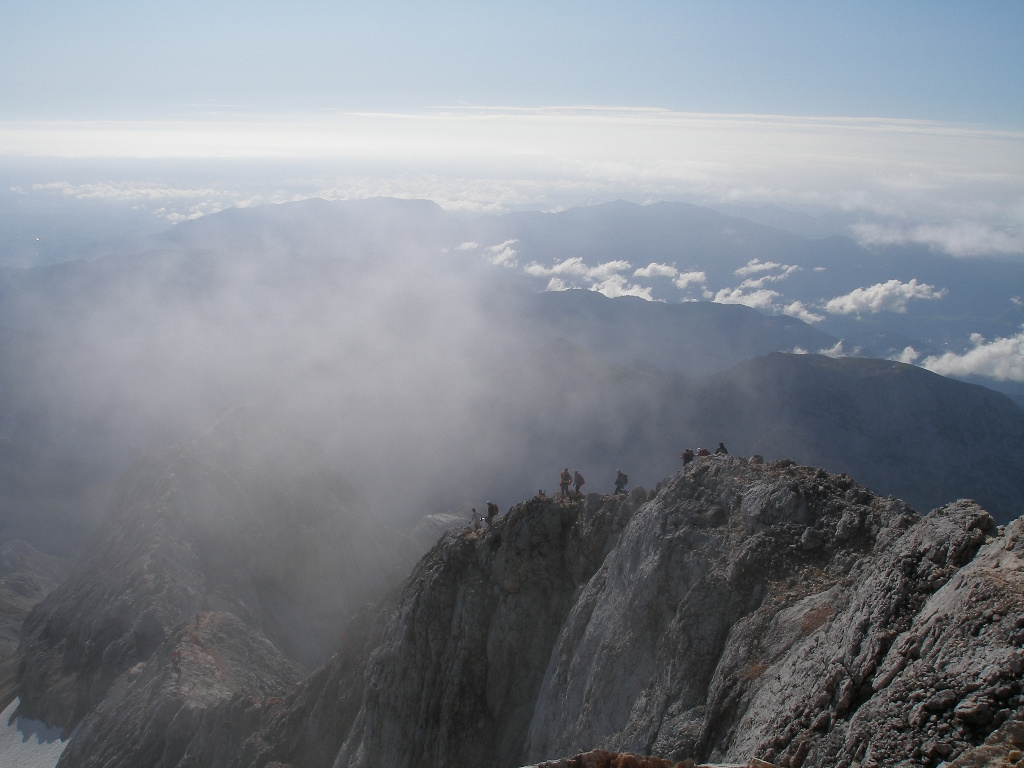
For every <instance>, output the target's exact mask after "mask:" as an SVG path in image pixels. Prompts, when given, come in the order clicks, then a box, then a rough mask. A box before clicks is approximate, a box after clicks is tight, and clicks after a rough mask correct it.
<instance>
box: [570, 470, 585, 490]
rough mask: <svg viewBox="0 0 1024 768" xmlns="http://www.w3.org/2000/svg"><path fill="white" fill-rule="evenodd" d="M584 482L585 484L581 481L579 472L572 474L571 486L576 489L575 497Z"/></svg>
mask: <svg viewBox="0 0 1024 768" xmlns="http://www.w3.org/2000/svg"><path fill="white" fill-rule="evenodd" d="M585 482H587V481H586V480H584V479H583V475H581V474H580V471H579V470H578V469H577V470H576V471H575V472H574V473H573V486H574V487H575V488H576V495H577V496H579V495H580V486H581V485H583V484H584V483H585Z"/></svg>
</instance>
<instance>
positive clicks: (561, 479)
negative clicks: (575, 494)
mask: <svg viewBox="0 0 1024 768" xmlns="http://www.w3.org/2000/svg"><path fill="white" fill-rule="evenodd" d="M570 483H572V475H570V474H569V468H568V467H566V468H565V469H563V470H562V474H560V475H559V476H558V487H559V488H561V489H562V498H563V499H567V498H569V484H570Z"/></svg>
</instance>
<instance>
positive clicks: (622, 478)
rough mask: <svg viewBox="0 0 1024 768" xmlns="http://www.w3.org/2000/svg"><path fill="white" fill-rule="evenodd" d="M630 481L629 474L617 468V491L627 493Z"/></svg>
mask: <svg viewBox="0 0 1024 768" xmlns="http://www.w3.org/2000/svg"><path fill="white" fill-rule="evenodd" d="M628 482H629V475H627V474H625V473H624V472H623V471H622V470H621V469H616V470H615V493H617V494H618V493H625V492H626V483H628Z"/></svg>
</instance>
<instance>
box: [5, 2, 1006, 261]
mask: <svg viewBox="0 0 1024 768" xmlns="http://www.w3.org/2000/svg"><path fill="white" fill-rule="evenodd" d="M1021 40H1024V2H1021V1H1020V0H1013V1H1011V2H986V1H984V0H974V1H973V2H942V1H938V0H936V1H929V2H918V1H912V2H908V1H906V0H904V1H902V2H901V1H899V0H896V1H890V2H884V3H883V2H866V1H861V2H768V1H758V2H754V1H750V2H728V1H724V2H723V1H721V0H718V1H716V2H643V1H641V2H631V3H625V2H621V3H610V2H600V1H596V2H544V3H542V2H515V3H510V2H505V3H462V2H430V3H426V2H404V3H398V2H387V1H385V2H378V3H373V4H369V3H359V4H355V3H346V2H330V3H328V2H311V1H309V0H305V1H303V0H299V1H298V2H292V3H288V4H283V3H268V2H225V1H224V0H219V1H218V0H212V1H208V2H192V1H191V0H180V1H179V2H175V3H156V2H139V3H135V4H134V5H128V4H124V5H122V4H120V3H111V2H88V1H86V2H77V3H72V2H63V1H57V2H54V1H49V2H48V1H47V0H41V1H40V2H34V3H27V2H25V3H13V2H8V3H2V4H0V193H9V194H15V195H34V196H36V197H37V198H39V206H44V205H45V204H46V202H47V196H50V197H53V198H54V199H56V198H57V197H59V198H60V199H62V200H65V201H68V200H80V199H81V200H102V201H107V202H109V203H110V204H112V205H113V204H114V203H119V204H125V205H131V206H135V208H133V210H135V209H136V208H138V207H139V206H142V207H146V210H150V211H151V212H152V215H153V216H155V217H157V218H159V219H160V220H161V221H164V220H166V221H167V222H172V223H173V222H176V221H181V220H184V219H188V218H195V217H198V216H202V215H206V214H208V213H211V212H215V211H217V210H221V209H223V208H225V207H230V206H240V205H253V204H258V203H269V202H281V201H285V200H295V199H302V198H305V197H311V196H317V197H324V198H327V199H347V198H353V197H369V196H379V195H385V196H395V197H422V198H429V199H432V200H435V201H437V202H438V203H440V204H441V205H443V206H445V207H446V208H450V209H475V210H510V209H522V208H534V209H542V210H558V209H562V208H566V207H571V206H576V205H585V204H589V203H595V202H602V201H607V200H614V199H619V198H621V199H626V200H630V201H634V202H641V203H643V202H651V201H656V200H684V201H689V202H698V203H702V204H712V205H716V204H717V205H734V204H740V205H755V206H765V205H774V206H780V207H782V208H785V209H787V210H790V211H799V212H801V213H805V214H810V215H812V216H816V217H822V216H828V217H831V219H830V222H831V223H830V224H829V226H830V227H831V228H832V231H842V232H843V233H845V234H849V235H851V236H853V237H855V238H857V239H858V240H859V241H861V242H864V243H905V242H916V243H924V244H927V245H928V246H929V247H932V248H935V249H938V250H940V251H945V252H948V253H953V254H955V255H958V256H973V255H980V254H1014V255H1017V254H1021V253H1024V44H1022V43H1021ZM47 159H49V160H47ZM112 159H116V160H117V161H119V162H120V161H126V162H128V161H130V162H131V163H135V164H133V165H132V164H129V165H124V164H121V165H118V164H116V163H108V164H107V165H105V166H104V165H102V163H100V164H97V162H99V161H107V160H112ZM44 160H46V162H43V161H44ZM186 160H187V161H189V162H187V163H186V162H183V161H186ZM51 161H52V162H51ZM86 161H88V164H86V165H82V164H81V163H84V162H86ZM224 162H232V163H234V164H235V165H234V166H233V169H232V170H231V172H230V173H228V174H225V173H224V172H223V169H224V166H223V165H219V166H216V168H214V165H215V163H224ZM76 163H78V164H76ZM158 163H163V164H162V165H159V166H158V165H157V164H158ZM275 163H276V165H275ZM211 168H214V170H210V169H211ZM147 206H148V207H147Z"/></svg>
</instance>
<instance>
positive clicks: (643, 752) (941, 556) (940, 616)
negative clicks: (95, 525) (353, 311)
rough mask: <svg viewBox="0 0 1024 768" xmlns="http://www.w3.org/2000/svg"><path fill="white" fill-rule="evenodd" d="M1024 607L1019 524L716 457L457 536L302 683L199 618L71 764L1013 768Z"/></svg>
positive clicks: (92, 719) (141, 672)
mask: <svg viewBox="0 0 1024 768" xmlns="http://www.w3.org/2000/svg"><path fill="white" fill-rule="evenodd" d="M1022 603H1024V520H1022V519H1017V520H1015V521H1013V522H1012V523H1010V524H1009V525H1006V526H1005V527H999V526H996V525H995V524H994V522H993V520H992V518H991V516H990V515H989V514H988V513H987V512H986V511H985V510H983V509H982V508H981V507H979V506H978V505H977V504H976V503H974V502H972V501H970V500H960V501H956V502H954V503H951V504H948V505H946V506H943V507H940V508H938V509H935V510H933V511H932V512H931V513H929V514H927V515H924V516H922V515H920V514H918V513H917V512H916V511H914V510H913V509H911V508H910V507H909V506H908V505H907V504H906V503H904V502H902V501H900V500H898V499H894V498H891V497H889V498H883V497H880V496H877V495H875V494H873V493H872V492H871V491H870V490H869V489H868V488H866V487H864V486H862V485H859V484H858V483H856V482H855V481H854V480H853V479H851V478H850V477H848V476H846V475H834V474H829V473H828V472H826V471H824V470H821V469H817V468H813V467H804V466H797V465H795V464H794V463H793V462H791V461H788V460H781V461H774V462H768V463H762V462H760V461H759V460H758V459H757V457H755V459H754V460H747V459H741V458H737V457H730V456H713V457H706V458H701V459H698V460H696V461H695V462H693V463H692V464H690V465H688V466H687V467H685V468H684V469H683V470H681V471H679V472H678V473H676V474H675V475H674V476H673V477H672V478H670V479H669V480H667V481H666V482H665V483H664V484H661V485H659V487H658V488H656V489H655V490H653V491H650V492H648V491H646V490H644V489H643V488H636V489H634V490H633V491H632V492H631V493H629V494H627V495H609V496H606V495H599V494H590V495H588V496H584V497H572V498H569V499H564V500H563V499H531V500H529V501H527V502H524V503H521V504H519V505H517V506H515V507H513V508H511V509H510V510H509V511H508V512H507V513H506V514H505V515H504V517H501V518H498V519H497V520H496V521H495V524H494V525H493V526H492V527H488V528H484V529H483V530H481V531H471V530H469V529H458V530H450V531H448V532H446V533H444V534H443V535H442V536H441V538H440V540H439V541H438V543H437V545H436V546H434V548H433V549H431V550H430V552H429V553H428V554H426V555H425V556H424V557H423V558H422V559H421V560H420V562H419V563H418V564H417V566H416V567H415V569H414V570H413V572H412V574H411V576H410V577H409V578H408V580H407V581H406V583H405V585H404V586H403V587H402V588H401V590H399V591H397V592H395V593H393V594H392V595H391V597H389V598H388V599H386V600H384V601H383V602H380V603H378V604H377V605H365V606H364V607H363V608H362V609H360V610H359V611H358V613H357V614H356V616H355V617H354V618H353V619H352V620H351V621H350V622H349V624H348V626H347V627H346V628H345V630H344V632H343V633H342V637H341V642H340V645H339V646H338V650H337V652H336V653H335V654H334V655H333V656H332V657H331V659H330V660H329V661H328V662H327V663H326V664H325V665H324V666H322V667H320V668H319V669H318V670H316V671H315V672H313V673H312V674H311V675H309V676H308V677H307V678H306V679H305V680H303V681H302V682H300V683H299V684H298V685H293V684H292V683H293V682H294V681H295V680H296V679H297V677H296V675H297V672H296V668H295V667H294V665H292V664H291V663H290V662H288V661H287V660H286V659H284V658H282V657H281V656H280V655H279V654H277V653H276V651H275V649H274V648H273V646H272V644H271V643H269V642H268V641H267V640H266V638H264V637H262V636H259V635H258V634H257V633H255V632H254V631H253V630H252V628H251V627H250V626H248V625H247V624H245V623H243V622H241V621H239V620H237V619H236V618H235V617H234V616H233V615H227V616H225V615H224V614H222V613H216V612H214V613H200V614H199V615H198V616H193V617H192V618H190V619H188V620H187V621H186V622H185V623H183V624H181V625H178V627H177V628H175V629H173V630H170V631H168V632H167V633H166V636H165V637H164V639H163V640H162V641H161V642H160V643H159V645H158V647H157V648H156V649H155V650H154V651H153V652H151V653H150V654H149V655H148V656H147V657H146V659H144V660H141V661H138V662H137V663H135V664H134V666H132V667H130V668H128V669H126V670H124V672H122V673H121V674H120V675H119V676H118V677H117V678H116V680H114V681H113V682H112V683H111V685H110V687H109V691H108V693H107V694H106V695H105V696H104V697H103V698H102V700H101V701H100V702H99V703H98V704H97V705H96V706H95V707H94V708H93V709H92V710H91V711H90V712H89V713H88V714H87V716H86V717H85V718H84V721H83V725H82V728H81V730H80V731H79V733H78V734H77V735H76V736H75V737H74V738H73V739H72V742H71V745H70V746H69V748H68V750H67V751H66V753H65V755H64V757H63V758H62V761H61V763H60V765H61V766H85V765H101V764H102V765H104V766H107V767H108V768H111V767H113V766H125V768H127V766H161V768H168V767H169V766H179V767H181V768H183V767H184V766H223V767H224V768H227V767H229V766H230V767H231V768H265V767H267V766H275V768H282V767H283V766H294V767H295V768H298V767H299V766H302V767H303V768H319V767H321V766H322V767H323V768H327V767H328V766H335V767H336V768H342V767H343V766H352V767H354V768H359V767H366V768H369V767H370V766H380V765H387V766H409V767H411V766H421V765H430V766H436V767H438V768H442V767H444V766H451V767H452V768H454V767H455V766H459V767H460V768H464V767H467V766H469V767H472V766H489V767H490V766H497V767H499V768H501V767H503V766H504V767H507V768H514V767H515V766H522V765H526V764H534V765H544V764H546V765H549V766H555V765H558V766H566V767H567V766H570V765H575V766H581V765H590V764H591V763H593V764H594V765H597V763H596V762H594V760H597V759H598V757H600V759H601V760H604V763H601V764H602V765H605V764H607V765H616V766H627V765H629V766H632V765H634V764H635V765H648V766H655V765H659V766H664V765H671V766H676V765H678V764H680V763H681V764H683V765H684V766H688V765H695V764H710V763H713V764H721V765H728V764H733V765H748V764H750V765H758V766H773V765H774V766H782V767H784V768H811V767H812V766H813V767H815V768H817V767H821V768H824V767H825V766H829V767H831V766H840V767H841V768H852V766H860V768H870V767H871V766H922V765H923V766H938V765H940V764H943V763H952V764H953V765H958V766H959V765H963V766H966V765H984V764H986V763H985V762H984V761H985V760H989V759H992V760H1006V761H1011V760H1013V759H1017V758H1019V749H1018V747H1017V746H1015V745H1016V743H1017V741H1020V740H1022V736H1024V706H1022V701H1021V688H1022V682H1024V610H1022V607H1024V606H1022ZM245 659H252V660H253V661H252V663H251V664H248V663H244V662H243V660H245ZM153 734H160V737H159V738H155V737H154V736H153ZM1015 750H1016V751H1015ZM992 755H995V757H991V756H992ZM595 756H597V757H595ZM1015 756H1016V757H1015ZM101 758H102V759H101ZM97 760H99V762H97ZM581 761H582V762H581ZM587 761H589V762H587ZM978 761H981V762H978ZM992 764H998V763H992ZM1006 764H1007V765H1009V764H1012V763H1011V762H1007V763H1006Z"/></svg>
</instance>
